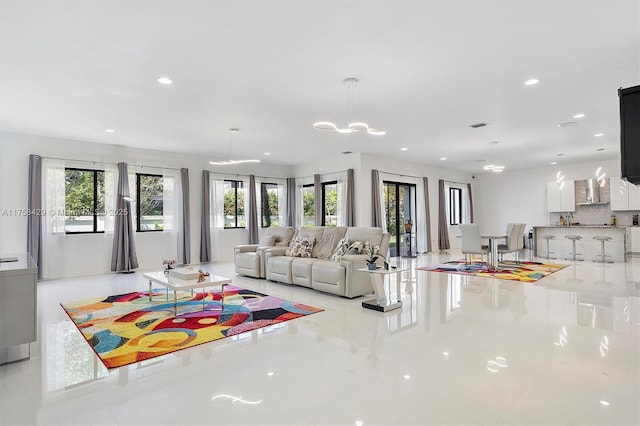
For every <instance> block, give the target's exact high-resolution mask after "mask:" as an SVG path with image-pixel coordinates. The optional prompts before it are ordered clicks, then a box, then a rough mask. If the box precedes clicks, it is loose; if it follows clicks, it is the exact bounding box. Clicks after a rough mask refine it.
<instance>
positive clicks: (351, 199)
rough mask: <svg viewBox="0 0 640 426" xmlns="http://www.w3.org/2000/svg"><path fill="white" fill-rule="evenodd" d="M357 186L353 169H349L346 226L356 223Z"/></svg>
mask: <svg viewBox="0 0 640 426" xmlns="http://www.w3.org/2000/svg"><path fill="white" fill-rule="evenodd" d="M354 191H355V186H354V183H353V169H347V191H346V194H345V197H346V199H347V202H346V209H347V211H346V212H345V214H344V226H355V224H356V215H355V210H356V209H355V206H356V202H355V193H354Z"/></svg>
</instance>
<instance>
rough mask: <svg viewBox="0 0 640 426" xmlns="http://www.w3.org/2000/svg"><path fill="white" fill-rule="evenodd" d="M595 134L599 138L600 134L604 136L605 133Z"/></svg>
mask: <svg viewBox="0 0 640 426" xmlns="http://www.w3.org/2000/svg"><path fill="white" fill-rule="evenodd" d="M593 136H595V137H596V138H599V137H600V136H604V133H596V134H595V135H593Z"/></svg>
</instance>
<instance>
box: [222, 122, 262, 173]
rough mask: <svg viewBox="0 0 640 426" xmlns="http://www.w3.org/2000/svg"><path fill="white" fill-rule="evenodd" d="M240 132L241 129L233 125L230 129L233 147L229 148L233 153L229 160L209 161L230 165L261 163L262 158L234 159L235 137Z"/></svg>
mask: <svg viewBox="0 0 640 426" xmlns="http://www.w3.org/2000/svg"><path fill="white" fill-rule="evenodd" d="M238 132H240V129H238V128H235V127H232V128H231V129H229V133H230V134H231V147H230V148H229V152H230V153H231V154H230V156H229V159H228V160H220V161H209V164H212V165H214V166H228V165H230V164H242V163H259V162H260V160H256V159H253V160H241V159H233V158H232V156H233V137H234V135H235V134H237V133H238Z"/></svg>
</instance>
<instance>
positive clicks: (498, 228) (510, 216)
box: [473, 160, 620, 233]
mask: <svg viewBox="0 0 640 426" xmlns="http://www.w3.org/2000/svg"><path fill="white" fill-rule="evenodd" d="M599 166H603V167H604V169H605V170H606V172H607V176H619V175H620V162H619V161H616V160H607V161H602V162H598V163H582V164H563V165H555V166H549V167H544V168H539V169H527V170H513V171H510V170H505V171H504V172H502V173H482V174H477V175H475V179H473V180H474V182H476V185H475V187H474V188H477V189H476V190H475V192H474V196H473V198H474V216H475V221H476V222H477V223H478V224H479V225H480V230H481V232H483V233H504V231H505V227H506V224H507V223H508V222H524V223H526V224H527V227H526V229H527V230H528V229H530V228H531V227H533V226H537V225H549V224H550V223H549V218H550V216H549V213H548V212H547V193H546V191H547V188H546V185H547V182H552V181H555V180H556V174H557V172H558V171H559V170H561V171H562V172H563V174H564V175H565V179H567V180H581V179H590V178H595V172H596V169H597V168H598V167H599Z"/></svg>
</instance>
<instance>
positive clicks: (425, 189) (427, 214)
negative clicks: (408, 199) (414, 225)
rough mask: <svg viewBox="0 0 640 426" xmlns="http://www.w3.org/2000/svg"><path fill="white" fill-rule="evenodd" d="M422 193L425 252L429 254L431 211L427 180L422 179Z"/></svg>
mask: <svg viewBox="0 0 640 426" xmlns="http://www.w3.org/2000/svg"><path fill="white" fill-rule="evenodd" d="M422 188H423V193H424V211H425V218H424V221H425V224H424V226H425V227H426V228H425V229H426V230H427V252H431V211H430V210H429V178H427V177H423V178H422Z"/></svg>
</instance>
